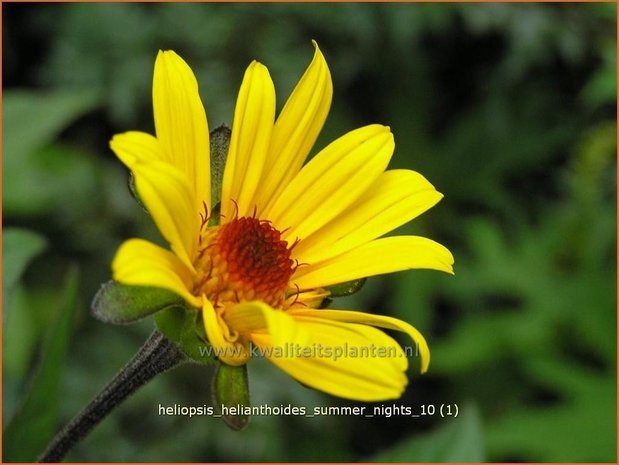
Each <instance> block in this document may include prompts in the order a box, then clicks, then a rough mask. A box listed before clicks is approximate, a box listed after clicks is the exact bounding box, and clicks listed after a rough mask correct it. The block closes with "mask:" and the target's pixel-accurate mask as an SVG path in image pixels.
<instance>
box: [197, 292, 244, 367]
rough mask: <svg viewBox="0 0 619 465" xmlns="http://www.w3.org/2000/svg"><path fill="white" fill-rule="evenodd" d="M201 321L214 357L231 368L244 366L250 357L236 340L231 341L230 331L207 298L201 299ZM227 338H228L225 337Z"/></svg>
mask: <svg viewBox="0 0 619 465" xmlns="http://www.w3.org/2000/svg"><path fill="white" fill-rule="evenodd" d="M202 321H203V322H204V330H205V331H206V337H207V338H208V340H209V343H210V344H211V346H213V349H214V351H215V355H216V356H217V357H218V358H219V359H220V360H221V361H222V362H224V363H227V364H228V365H232V366H239V365H244V364H245V363H246V362H247V360H248V359H249V357H250V353H249V350H247V347H245V346H244V345H243V344H242V343H241V342H239V341H238V340H236V341H231V340H229V339H231V338H230V337H229V335H230V331H229V328H228V327H227V325H226V323H225V322H223V321H222V320H221V317H220V316H219V315H218V314H217V312H216V311H215V309H214V308H213V304H211V302H209V300H208V299H207V298H205V297H204V296H203V297H202ZM226 336H228V337H226Z"/></svg>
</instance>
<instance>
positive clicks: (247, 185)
mask: <svg viewBox="0 0 619 465" xmlns="http://www.w3.org/2000/svg"><path fill="white" fill-rule="evenodd" d="M314 47H315V53H314V57H313V60H312V62H311V63H310V65H309V67H308V68H307V70H306V71H305V73H304V74H303V76H302V77H301V80H300V81H299V83H298V84H297V86H296V87H295V89H294V91H293V92H292V94H291V96H290V97H289V99H288V101H287V102H286V104H285V105H284V108H283V110H282V111H281V113H280V114H279V117H278V118H277V119H275V89H274V86H273V82H272V81H271V77H270V75H269V72H268V71H267V68H266V67H265V66H263V65H262V64H260V63H258V62H256V61H254V62H252V63H251V64H250V65H249V67H248V68H247V71H246V72H245V76H244V78H243V82H242V84H241V89H240V91H239V96H238V100H237V103H236V108H235V111H234V121H233V125H232V134H231V140H230V149H229V152H228V158H227V162H226V166H225V171H224V176H223V185H222V192H221V206H220V212H221V213H220V218H219V219H220V221H219V223H218V224H217V225H213V224H212V222H209V217H210V216H211V212H212V208H213V205H211V189H210V183H211V176H210V161H209V130H208V126H207V118H206V113H205V111H204V107H203V105H202V102H201V100H200V97H199V95H198V84H197V82H196V79H195V77H194V75H193V73H192V71H191V69H190V68H189V66H188V65H187V64H186V63H185V62H184V61H183V60H182V59H181V58H180V57H179V56H178V55H176V54H175V53H174V52H172V51H165V52H159V55H158V56H157V60H156V62H155V70H154V78H153V107H154V116H155V128H156V134H157V136H156V137H153V136H151V135H149V134H146V133H143V132H127V133H124V134H120V135H116V136H115V137H114V138H113V139H112V141H111V144H110V145H111V148H112V149H113V150H114V152H115V153H116V154H117V156H118V158H119V159H120V160H121V161H122V162H123V163H124V164H125V165H126V166H127V167H128V168H129V169H130V170H131V171H132V172H133V175H134V177H135V183H136V187H137V190H138V193H139V195H140V197H141V199H142V201H143V203H144V204H145V206H146V208H147V209H148V211H149V212H150V214H151V216H152V217H153V219H154V221H155V223H156V224H157V227H158V228H159V230H160V232H161V234H162V235H163V237H164V238H165V239H166V240H167V241H168V242H169V244H170V248H171V251H168V250H165V249H163V248H161V247H159V246H157V245H154V244H152V243H150V242H147V241H145V240H141V239H130V240H128V241H126V242H125V243H124V244H123V245H122V246H121V247H120V249H119V250H118V253H117V255H116V257H115V259H114V262H113V265H112V268H113V275H114V279H115V280H116V281H118V282H120V283H123V284H129V285H148V286H156V287H161V288H165V289H168V290H171V291H173V292H175V293H177V294H179V295H180V296H182V297H183V298H184V300H185V301H186V302H187V303H188V304H189V305H191V306H193V307H195V308H198V309H201V311H202V316H203V321H204V326H205V330H206V334H207V337H208V339H209V342H210V343H211V345H212V346H213V348H214V349H215V350H216V351H217V355H218V356H219V359H220V360H221V361H222V362H224V363H227V364H230V365H242V364H244V363H246V362H247V360H248V359H249V358H250V356H251V353H252V349H251V348H252V347H253V348H254V350H255V349H259V350H261V351H262V352H261V353H262V354H263V355H264V356H265V357H267V358H268V359H269V360H270V361H271V362H272V363H274V364H275V365H276V366H278V367H279V368H281V369H282V370H284V371H285V372H286V373H288V374H289V375H291V376H292V377H294V378H296V379H297V380H299V381H301V382H302V383H304V384H306V385H308V386H311V387H314V388H316V389H320V390H322V391H325V392H328V393H330V394H333V395H336V396H341V397H345V398H350V399H358V400H365V401H373V400H384V399H392V398H398V397H399V396H400V395H401V394H402V392H403V391H404V388H405V387H406V384H407V377H406V375H405V372H406V369H407V367H408V361H407V358H406V356H405V353H404V351H403V350H402V348H401V347H400V346H399V344H397V343H396V342H395V340H394V339H392V338H391V337H390V336H388V335H387V334H385V333H384V332H382V331H380V330H378V329H376V327H380V328H387V329H394V330H399V331H403V332H405V333H407V334H408V335H409V336H410V337H411V338H412V339H413V341H414V343H415V344H416V345H417V346H418V350H419V353H420V356H421V371H422V372H425V371H426V370H427V368H428V364H429V362H430V353H429V350H428V346H427V344H426V341H425V340H424V338H423V336H422V335H421V334H420V333H419V332H418V331H417V330H416V329H415V328H413V327H412V326H411V325H409V324H408V323H406V322H404V321H401V320H398V319H396V318H391V317H386V316H379V315H372V314H367V313H362V312H355V311H350V310H324V309H322V310H321V309H318V307H319V306H320V304H321V302H322V301H323V299H324V298H325V297H327V296H328V294H329V293H328V291H327V290H326V288H327V287H328V286H331V285H334V284H337V283H343V282H346V281H351V280H356V279H359V278H363V277H368V276H374V275H378V274H383V273H391V272H394V271H399V270H405V269H412V268H430V269H436V270H441V271H445V272H448V273H452V264H453V257H452V255H451V253H450V252H449V251H448V250H447V249H446V248H445V247H443V246H442V245H440V244H438V243H436V242H434V241H431V240H430V239H426V238H423V237H417V236H400V237H387V238H380V237H381V236H383V235H384V234H386V233H388V232H389V231H391V230H393V229H395V228H397V227H398V226H400V225H402V224H404V223H406V222H408V221H410V220H411V219H413V218H414V217H416V216H418V215H419V214H421V213H422V212H424V211H425V210H427V209H429V208H430V207H432V206H433V205H435V204H436V203H437V202H438V201H439V200H440V199H441V197H442V195H441V194H440V193H438V192H437V191H436V190H435V189H434V187H433V186H432V185H431V184H430V183H429V182H428V181H427V180H426V179H425V178H424V177H423V176H421V175H420V174H418V173H416V172H414V171H409V170H391V171H385V170H386V168H387V164H388V163H389V160H390V158H391V155H392V153H393V150H394V147H395V145H394V139H393V135H392V134H391V131H390V129H389V128H388V127H385V126H381V125H377V124H373V125H369V126H365V127H362V128H360V129H357V130H354V131H351V132H349V133H347V134H345V135H343V136H342V137H340V138H339V139H337V140H335V141H334V142H332V143H331V144H329V145H328V146H327V147H325V148H324V149H323V150H321V151H320V152H319V153H318V154H317V155H316V156H315V157H314V158H313V159H312V160H311V161H309V162H308V163H307V164H305V165H304V166H303V163H304V161H305V159H306V158H307V156H308V154H309V152H310V150H311V148H312V146H313V144H314V142H315V141H316V138H317V136H318V134H319V132H320V130H321V128H322V126H323V124H324V121H325V119H326V116H327V113H328V111H329V107H330V105H331V97H332V91H333V88H332V84H331V76H330V73H329V69H328V67H327V63H326V61H325V59H324V57H323V55H322V53H321V52H320V50H319V48H318V46H317V44H316V43H314ZM353 349H354V351H353ZM336 354H337V355H339V357H338V356H336ZM355 355H356V356H355Z"/></svg>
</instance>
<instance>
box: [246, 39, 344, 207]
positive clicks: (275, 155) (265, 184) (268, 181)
mask: <svg viewBox="0 0 619 465" xmlns="http://www.w3.org/2000/svg"><path fill="white" fill-rule="evenodd" d="M312 43H313V44H314V49H315V51H314V58H313V59H312V62H311V63H310V65H309V67H308V68H307V70H306V71H305V73H304V74H303V76H302V77H301V79H300V80H299V83H298V84H297V86H296V87H295V89H294V90H293V92H292V94H291V95H290V97H289V98H288V101H287V102H286V104H285V105H284V109H283V110H282V112H281V113H280V115H279V117H278V118H277V121H276V122H275V127H274V128H273V134H272V136H271V145H270V147H269V154H268V158H267V160H266V164H265V170H264V175H263V177H262V180H261V181H260V185H259V186H258V191H257V193H256V203H257V205H258V215H260V214H261V213H262V211H263V210H265V209H266V208H267V205H268V204H269V203H270V201H271V199H275V198H277V196H278V195H279V194H280V193H281V192H282V190H283V189H284V188H285V187H286V185H287V184H288V183H289V182H290V180H291V179H292V178H293V177H294V176H295V175H296V174H297V173H298V172H299V170H300V169H301V166H302V165H303V162H304V161H305V159H306V158H307V156H308V155H309V152H310V150H311V149H312V146H313V145H314V143H315V142H316V138H317V137H318V134H319V133H320V131H321V129H322V126H323V124H324V122H325V119H326V118H327V114H328V113H329V108H330V106H331V98H332V96H333V84H332V83H331V73H330V72H329V68H328V66H327V62H326V61H325V58H324V56H323V55H322V53H321V52H320V49H319V48H318V44H317V43H316V42H315V41H312Z"/></svg>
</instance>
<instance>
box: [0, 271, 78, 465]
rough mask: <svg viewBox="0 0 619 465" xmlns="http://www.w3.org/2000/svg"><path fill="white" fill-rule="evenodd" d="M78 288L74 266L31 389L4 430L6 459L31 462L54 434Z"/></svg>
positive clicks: (46, 340)
mask: <svg viewBox="0 0 619 465" xmlns="http://www.w3.org/2000/svg"><path fill="white" fill-rule="evenodd" d="M77 288H78V280H77V271H76V270H75V269H73V270H71V271H70V272H69V273H68V275H67V278H66V283H65V285H64V290H65V293H64V294H65V297H64V302H63V304H62V307H61V308H60V309H59V312H58V315H57V317H56V319H55V321H54V322H53V323H52V324H51V325H50V327H49V330H48V332H47V334H46V338H45V342H44V344H43V347H42V357H41V362H40V365H39V367H38V370H37V372H36V374H35V375H34V378H33V380H32V384H31V388H30V391H29V392H28V395H27V397H26V398H25V400H24V403H23V404H22V405H21V408H19V409H18V412H17V414H16V415H15V416H14V417H13V418H12V419H11V421H10V423H9V425H8V426H7V428H6V430H5V432H4V441H3V444H4V450H3V452H4V454H3V455H4V457H3V458H4V460H5V461H8V462H33V461H34V460H35V459H36V457H37V455H38V454H39V453H40V452H42V450H43V448H44V447H45V445H46V444H47V443H48V442H49V441H50V440H51V439H52V437H53V435H54V431H55V428H56V422H57V417H58V407H59V405H60V382H61V378H62V370H63V364H64V359H65V356H66V353H67V348H68V345H69V336H70V334H71V322H72V320H73V314H74V311H75V307H76V296H77Z"/></svg>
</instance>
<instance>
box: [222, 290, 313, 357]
mask: <svg viewBox="0 0 619 465" xmlns="http://www.w3.org/2000/svg"><path fill="white" fill-rule="evenodd" d="M224 320H225V322H226V323H227V324H228V326H229V327H230V328H231V329H232V330H234V331H236V332H238V333H239V334H242V335H243V336H245V337H248V338H251V337H252V335H253V334H258V333H265V332H267V333H269V334H271V341H272V342H273V343H274V344H275V345H277V346H283V345H285V344H286V343H287V342H290V341H293V340H294V341H297V342H299V343H303V344H307V343H309V341H310V339H309V337H308V335H307V334H305V333H303V334H302V333H300V332H299V328H298V326H297V324H296V323H295V321H294V320H293V319H292V318H291V317H290V316H289V315H287V314H286V313H285V312H283V311H281V310H274V309H273V308H271V307H270V306H269V305H267V304H265V303H264V302H261V301H252V302H241V303H238V304H236V305H234V306H233V307H230V308H228V309H226V312H225V313H224Z"/></svg>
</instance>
